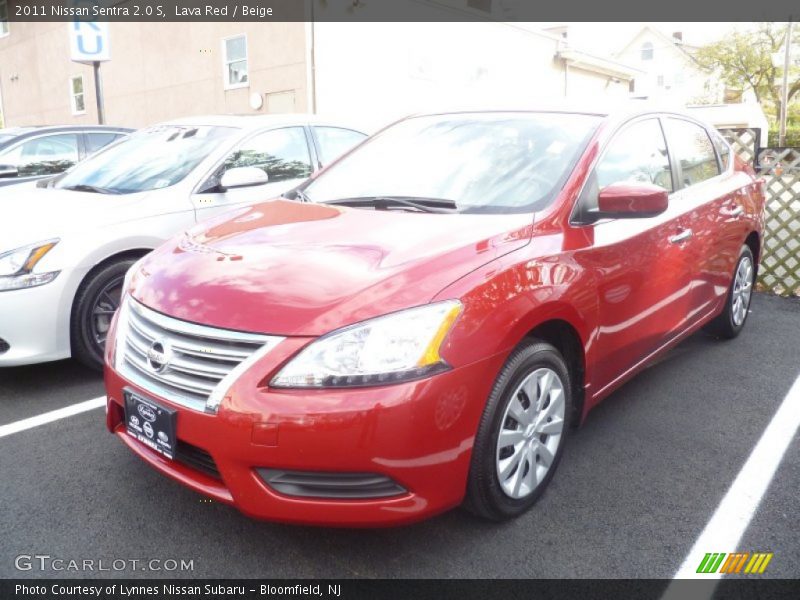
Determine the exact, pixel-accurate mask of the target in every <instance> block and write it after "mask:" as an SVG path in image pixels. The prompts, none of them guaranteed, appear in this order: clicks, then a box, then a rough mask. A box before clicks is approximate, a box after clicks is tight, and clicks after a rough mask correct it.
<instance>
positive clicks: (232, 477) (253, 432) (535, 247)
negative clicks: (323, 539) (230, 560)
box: [106, 108, 764, 526]
mask: <svg viewBox="0 0 800 600" xmlns="http://www.w3.org/2000/svg"><path fill="white" fill-rule="evenodd" d="M255 158H258V157H255ZM255 158H254V162H256V163H258V162H259V161H258V160H255ZM269 158H270V157H268V156H264V157H261V159H263V160H261V159H259V160H261V162H264V163H265V164H266V163H267V162H268V161H269ZM290 196H291V197H292V199H291V200H290V199H277V200H273V201H269V202H264V203H262V204H260V205H256V206H252V207H249V208H242V209H238V210H236V211H233V212H231V213H228V214H227V215H224V216H223V217H220V218H217V219H216V220H212V221H208V222H205V223H202V224H200V225H198V226H196V227H195V228H194V229H192V230H190V231H188V232H186V233H185V234H184V235H181V236H179V237H177V238H175V239H174V240H173V241H172V242H170V243H167V244H166V245H164V246H162V247H161V248H159V249H158V250H156V251H155V252H153V253H152V254H150V255H149V256H147V257H145V258H144V259H142V260H141V261H140V262H139V263H137V264H136V265H135V266H134V267H133V268H132V269H131V271H130V272H129V274H128V278H127V281H126V285H125V290H126V291H125V294H124V301H123V303H122V307H121V308H120V310H119V312H118V313H117V316H116V322H115V329H114V330H113V331H112V332H111V335H110V336H109V340H111V342H110V343H109V344H108V345H107V351H106V363H107V365H106V387H107V390H108V417H107V419H108V428H109V430H111V431H112V432H114V433H115V434H117V436H118V437H119V439H120V440H122V441H123V442H124V443H125V444H126V445H127V446H128V447H129V448H130V449H131V450H132V451H133V452H135V453H136V454H138V455H139V456H140V457H141V458H142V459H143V460H145V461H146V462H147V463H148V464H150V465H151V466H152V467H153V468H155V469H156V470H158V471H161V472H162V473H165V474H167V475H169V476H170V477H172V478H174V479H176V480H177V481H179V482H181V483H183V484H185V485H187V486H188V487H190V488H192V489H194V490H196V491H198V492H200V493H202V494H205V495H207V496H210V497H212V498H214V499H216V500H218V501H220V502H225V503H229V504H233V505H234V506H236V507H237V508H238V509H239V510H241V511H242V512H244V513H245V514H247V515H250V516H253V517H258V518H264V519H272V520H278V521H290V522H296V523H315V524H327V525H346V526H369V525H392V524H400V523H407V522H411V521H415V520H419V519H422V518H425V517H429V516H431V515H434V514H436V513H440V512H442V511H444V510H447V509H449V508H452V507H454V506H458V505H460V504H464V505H466V506H467V507H468V508H469V509H470V510H471V511H473V512H474V513H476V514H478V515H480V516H483V517H487V518H489V519H495V520H502V519H508V518H511V517H515V516H517V515H519V514H521V513H522V512H524V511H525V510H527V509H528V508H530V507H531V505H532V504H534V502H535V501H536V500H537V498H538V497H539V496H540V495H541V494H542V492H543V491H544V489H545V487H546V486H547V484H548V482H549V481H550V479H551V478H552V477H553V474H554V472H555V469H556V466H557V465H558V461H559V458H560V457H561V454H562V452H563V449H564V443H565V441H566V438H567V435H568V432H569V429H570V427H571V426H573V425H576V424H578V423H580V422H581V421H582V419H583V418H584V417H585V416H586V414H587V412H588V411H589V410H590V409H591V408H592V407H593V406H595V405H596V404H597V403H598V402H599V401H600V400H601V399H602V398H603V397H605V396H607V395H608V394H609V393H610V392H611V391H612V390H613V389H615V388H616V387H618V386H619V385H620V384H621V383H622V382H624V381H625V380H626V379H628V378H630V377H631V376H632V375H634V374H635V373H636V372H638V371H639V370H641V369H642V367H643V366H644V365H646V364H647V363H648V362H649V361H651V360H652V359H653V358H654V357H656V356H657V355H658V354H660V353H662V352H664V351H665V350H667V349H668V348H670V347H671V346H673V345H675V344H676V343H678V342H679V341H680V340H682V339H684V338H685V337H686V336H687V335H689V334H691V333H692V332H693V331H696V330H697V329H698V328H700V327H703V326H707V327H708V328H709V329H711V330H712V331H713V332H715V333H716V334H717V335H718V336H719V337H721V338H733V337H735V336H736V335H737V334H738V333H739V332H740V331H741V330H742V327H743V326H744V323H745V320H746V318H747V312H748V306H749V303H750V297H751V292H752V289H753V283H754V280H755V276H756V270H757V265H758V259H759V255H760V254H761V247H762V229H763V217H762V213H763V208H764V191H763V188H762V183H761V182H760V181H758V180H757V179H756V178H755V176H754V173H753V171H752V170H751V168H750V167H749V166H746V165H745V164H744V163H742V162H741V161H739V160H738V159H737V158H736V157H735V156H734V155H733V154H732V152H731V149H730V147H729V146H728V144H727V143H726V142H725V141H724V140H723V139H722V138H721V137H720V135H719V134H718V133H717V132H716V131H715V130H714V129H712V128H710V127H708V126H706V125H703V124H702V123H699V122H698V121H696V120H694V119H692V118H690V117H688V116H685V115H681V114H675V113H670V112H651V111H647V110H642V109H641V108H639V109H638V110H636V111H622V112H615V113H611V114H593V113H584V112H566V111H528V112H464V113H451V114H434V115H426V116H416V117H411V118H408V119H405V120H403V121H400V122H399V123H396V124H394V125H392V126H391V127H388V128H387V129H385V130H383V131H382V132H380V133H379V134H377V135H375V136H374V137H372V138H370V139H369V140H367V141H366V142H365V143H363V144H362V145H360V146H359V147H357V148H356V149H355V150H353V151H352V152H350V153H349V154H347V155H346V156H344V157H343V158H342V159H340V160H339V161H338V162H336V163H334V164H333V165H332V166H330V167H329V168H328V169H327V170H324V171H322V172H321V173H320V174H319V175H318V176H317V177H315V178H313V179H312V180H310V181H308V182H307V183H305V184H303V186H301V188H299V189H298V190H296V191H294V192H292V193H290ZM642 401H646V399H643V400H642Z"/></svg>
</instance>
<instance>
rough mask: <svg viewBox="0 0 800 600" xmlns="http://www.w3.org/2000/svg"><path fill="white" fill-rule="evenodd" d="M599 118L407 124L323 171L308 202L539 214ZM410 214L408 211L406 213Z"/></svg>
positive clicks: (476, 117) (428, 119)
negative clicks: (423, 205) (431, 205)
mask: <svg viewBox="0 0 800 600" xmlns="http://www.w3.org/2000/svg"><path fill="white" fill-rule="evenodd" d="M599 122H600V118H599V117H596V116H591V115H583V114H566V113H463V114H450V115H435V116H424V117H414V118H410V119H406V120H404V121H401V122H400V123H397V124H396V125H393V126H392V127H390V128H388V129H386V130H385V131H384V132H382V133H380V134H378V135H377V136H375V137H374V138H372V139H371V140H369V141H367V142H366V143H365V144H363V145H362V146H360V147H359V148H357V149H356V150H355V151H354V152H353V153H352V154H350V155H348V156H346V157H345V158H343V159H342V160H341V161H340V162H338V163H337V164H335V165H334V166H333V167H332V168H331V169H329V170H328V171H325V172H323V173H322V174H321V175H320V176H319V177H317V179H315V180H314V181H313V182H311V183H310V184H309V185H308V186H307V187H306V188H305V189H304V190H303V192H304V194H305V197H306V198H307V199H308V200H309V201H312V202H323V203H324V202H339V203H345V202H343V201H347V200H350V199H360V200H361V202H362V203H360V204H357V203H354V205H356V204H357V205H359V206H365V207H367V206H368V207H370V208H378V207H381V206H382V207H384V208H385V207H387V206H393V207H394V208H395V209H397V208H402V207H403V205H402V204H401V203H400V202H394V203H392V202H391V201H389V202H387V203H385V204H377V203H369V202H368V200H369V199H370V198H377V199H381V200H385V199H387V198H388V199H391V198H398V199H400V198H402V199H405V200H410V201H413V200H417V201H418V202H424V201H428V202H431V201H438V202H439V203H440V204H441V205H442V206H445V204H443V203H446V202H449V203H450V205H454V206H455V207H456V209H457V210H458V211H459V212H478V213H514V212H528V211H534V210H541V209H542V208H544V207H545V206H547V205H548V204H549V203H551V202H552V201H553V199H554V198H555V196H556V194H557V193H558V190H559V189H560V188H561V186H562V185H563V184H564V181H565V180H566V178H567V177H568V176H569V173H570V172H571V170H572V168H573V166H574V164H575V162H576V161H577V159H578V156H579V155H580V153H581V151H582V150H583V149H584V147H585V145H586V143H587V142H588V139H589V137H590V136H591V134H592V133H593V132H594V130H595V129H596V127H597V125H598V124H599ZM405 208H406V209H408V207H407V206H406V207H405Z"/></svg>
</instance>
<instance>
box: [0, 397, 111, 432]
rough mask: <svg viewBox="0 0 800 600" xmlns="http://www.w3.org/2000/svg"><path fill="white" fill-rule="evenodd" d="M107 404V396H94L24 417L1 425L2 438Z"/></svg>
mask: <svg viewBox="0 0 800 600" xmlns="http://www.w3.org/2000/svg"><path fill="white" fill-rule="evenodd" d="M105 405H106V397H105V396H100V397H99V398H92V399H91V400H86V401H85V402H78V404H72V405H70V406H65V407H64V408H59V409H57V410H51V411H50V412H46V413H44V414H41V415H37V416H35V417H30V418H28V419H22V420H21V421H15V422H14V423H9V424H8V425H0V438H4V437H6V436H7V435H11V434H14V433H19V432H20V431H25V430H26V429H33V428H34V427H39V425H46V424H47V423H52V422H53V421H58V420H59V419H66V418H67V417H71V416H73V415H78V414H80V413H83V412H86V411H87V410H94V409H96V408H100V407H102V406H105Z"/></svg>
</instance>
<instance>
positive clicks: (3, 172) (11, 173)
mask: <svg viewBox="0 0 800 600" xmlns="http://www.w3.org/2000/svg"><path fill="white" fill-rule="evenodd" d="M17 175H19V171H18V170H17V167H15V166H14V165H0V177H16V176H17Z"/></svg>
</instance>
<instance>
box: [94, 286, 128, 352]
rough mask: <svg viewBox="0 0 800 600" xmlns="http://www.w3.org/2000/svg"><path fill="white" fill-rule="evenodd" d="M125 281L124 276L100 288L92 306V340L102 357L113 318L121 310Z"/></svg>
mask: <svg viewBox="0 0 800 600" xmlns="http://www.w3.org/2000/svg"><path fill="white" fill-rule="evenodd" d="M123 280H124V276H122V275H120V276H117V277H113V278H111V279H109V280H108V281H107V282H106V284H105V285H104V286H103V287H101V288H100V291H99V292H98V293H97V294H96V295H95V297H94V300H93V302H92V303H91V305H90V306H91V314H90V318H89V334H90V339H91V340H92V342H93V343H94V344H95V345H96V347H97V349H98V350H99V352H100V355H101V356H102V354H103V349H104V348H105V345H106V338H107V337H108V329H109V327H110V326H111V318H112V317H113V316H114V313H115V312H116V311H117V308H119V303H120V299H121V297H122V283H123Z"/></svg>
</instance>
